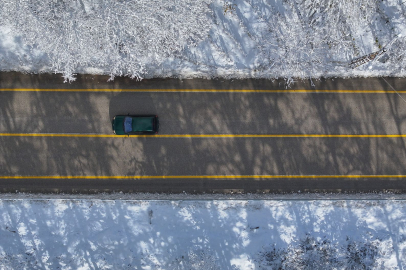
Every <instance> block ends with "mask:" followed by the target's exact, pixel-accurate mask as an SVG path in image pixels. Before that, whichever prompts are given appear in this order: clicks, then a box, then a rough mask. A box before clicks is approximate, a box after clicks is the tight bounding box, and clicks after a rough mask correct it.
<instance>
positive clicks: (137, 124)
mask: <svg viewBox="0 0 406 270" xmlns="http://www.w3.org/2000/svg"><path fill="white" fill-rule="evenodd" d="M131 118H132V119H133V123H132V129H133V131H134V132H137V131H153V130H154V122H153V121H154V116H150V117H148V116H131Z"/></svg>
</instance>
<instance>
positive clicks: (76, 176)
mask: <svg viewBox="0 0 406 270" xmlns="http://www.w3.org/2000/svg"><path fill="white" fill-rule="evenodd" d="M338 178H341V179H361V178H364V179H365V178H397V179H399V178H406V175H397V174H395V175H110V176H108V175H64V176H62V175H48V176H45V175H37V176H34V175H30V176H23V175H15V176H6V175H3V176H1V175H0V179H134V180H136V179H140V180H142V179H338Z"/></svg>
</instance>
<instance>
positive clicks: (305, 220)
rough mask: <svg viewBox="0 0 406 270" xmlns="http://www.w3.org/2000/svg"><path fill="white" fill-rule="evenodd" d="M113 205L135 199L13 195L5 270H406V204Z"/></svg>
mask: <svg viewBox="0 0 406 270" xmlns="http://www.w3.org/2000/svg"><path fill="white" fill-rule="evenodd" d="M105 196H107V197H108V196H110V197H111V196H124V197H125V196H127V197H128V196H132V197H133V199H116V200H111V199H106V198H104V199H97V198H92V196H90V195H88V196H86V195H67V197H66V198H64V196H63V195H62V196H59V198H58V197H57V195H42V197H41V196H37V198H36V199H33V198H32V197H33V195H21V194H8V195H6V194H3V195H2V196H1V198H2V200H0V224H1V227H0V239H1V241H0V262H1V263H0V269H234V270H235V269H277V266H278V265H279V266H281V265H282V267H283V268H281V269H350V267H352V269H404V267H405V266H406V222H405V221H406V219H405V214H406V200H405V199H404V195H390V194H386V195H382V194H380V195H373V194H369V195H368V194H365V195H363V196H366V197H368V196H369V197H370V198H371V196H378V197H380V199H370V200H359V199H358V198H359V196H361V195H345V196H344V195H332V197H334V196H338V197H341V198H335V199H332V198H330V199H329V200H327V199H326V198H327V197H329V195H325V198H323V199H321V200H320V199H313V200H312V199H300V198H301V195H293V194H292V195H284V196H283V197H281V198H285V199H283V200H281V199H273V200H269V199H252V198H253V197H257V198H258V196H260V195H256V196H253V197H251V199H250V197H249V196H248V197H246V198H245V199H244V200H242V199H234V200H230V199H224V198H225V195H217V196H219V198H221V197H223V198H222V199H201V197H200V199H199V196H197V197H196V196H194V195H186V194H183V195H176V196H178V198H179V197H180V196H183V198H184V200H181V199H178V200H172V199H170V198H169V197H170V196H171V195H161V196H163V197H162V198H163V199H160V200H145V199H134V197H136V195H128V194H127V195H126V194H116V195H111V194H110V195H105ZM141 196H146V195H145V194H144V195H141ZM165 196H169V197H167V198H165ZM245 196H247V195H245ZM268 196H269V195H268ZM279 196H280V195H279ZM305 196H306V195H305ZM307 196H312V197H313V198H315V195H307ZM397 196H398V197H397ZM30 197H31V198H30ZM99 197H100V196H99ZM101 197H103V195H102V196H101ZM151 197H153V195H151ZM158 197H159V196H158ZM276 197H277V196H276ZM319 197H320V195H319ZM361 197H362V196H361ZM111 198H112V197H111ZM263 198H266V195H265V197H263ZM289 198H290V199H289ZM364 267H365V268H364Z"/></svg>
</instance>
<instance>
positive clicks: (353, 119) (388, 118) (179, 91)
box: [0, 73, 406, 193]
mask: <svg viewBox="0 0 406 270" xmlns="http://www.w3.org/2000/svg"><path fill="white" fill-rule="evenodd" d="M107 79H108V77H106V76H88V75H83V76H79V77H78V80H77V81H76V82H74V83H70V84H64V83H62V78H61V77H60V76H58V75H23V74H18V73H0V134H1V136H0V191H3V192H14V191H16V190H18V191H26V192H100V191H107V192H110V191H124V192H175V193H176V192H183V191H185V192H192V193H204V192H206V193H207V192H210V193H211V192H223V193H224V192H226V193H227V192H296V191H299V190H300V191H331V192H339V191H347V192H356V191H383V190H389V191H394V192H404V191H406V166H405V157H406V144H405V141H406V138H405V137H402V136H403V134H406V126H405V119H406V101H405V100H404V99H406V93H404V92H401V91H404V90H406V87H405V86H406V80H405V79H398V78H369V79H352V80H345V79H334V80H333V79H328V80H320V81H313V82H312V81H304V82H296V83H295V84H294V85H292V86H291V87H289V88H287V89H286V85H285V82H284V81H283V80H281V81H268V80H234V81H224V80H182V81H180V80H172V79H167V80H144V81H141V82H135V81H132V80H129V79H126V78H118V79H116V80H115V81H114V82H107ZM21 88H23V89H21ZM1 89H3V91H1ZM4 89H6V91H4ZM30 89H47V91H29V90H30ZM58 89H71V91H69V90H66V91H59V90H58ZM77 89H83V90H77ZM89 89H122V90H116V91H88V90H89ZM129 89H145V90H144V91H140V92H131V91H130V92H126V90H129ZM165 89H173V90H171V91H167V92H165V91H163V92H159V91H160V90H165ZM188 89H189V90H190V91H186V92H185V90H188ZM295 89H296V90H312V91H307V92H306V91H302V92H294V91H291V90H295ZM394 89H395V90H397V91H399V94H398V93H396V92H394V91H393V90H394ZM151 90H152V91H151ZM155 90H156V91H158V92H155ZM196 90H201V91H196ZM206 90H210V91H206ZM234 90H236V91H234ZM239 90H247V91H248V90H256V91H258V92H249V91H248V92H247V91H245V92H244V91H239ZM261 90H283V91H280V92H260V91H261ZM315 90H366V91H361V92H351V91H348V92H345V91H336V92H317V91H315ZM371 90H372V91H380V90H384V91H387V92H378V93H377V92H371ZM127 113H130V114H157V115H159V117H160V128H161V129H160V134H161V135H167V137H159V136H158V137H156V136H153V137H141V138H139V137H111V134H112V130H111V119H112V118H113V117H114V115H117V114H127ZM41 134H42V135H47V136H42V135H41ZM49 134H53V135H56V136H48V135H49ZM78 134H79V135H89V137H80V136H78ZM94 134H96V135H100V136H99V137H96V136H94V137H92V136H93V135H94ZM218 134H222V135H227V136H224V137H199V135H218ZM241 134H246V135H247V136H246V137H235V136H234V135H241ZM33 135H40V136H33ZM59 135H63V137H58V136H59ZM178 135H179V136H178ZM258 135H276V136H274V137H260V136H258ZM295 135H297V136H296V137H295ZM309 135H312V136H309ZM314 135H316V136H314ZM319 135H320V136H319ZM323 135H342V137H322V136H323ZM347 135H359V136H357V137H351V136H347ZM371 135H382V136H381V137H378V138H376V137H371ZM386 135H395V136H394V137H390V136H386ZM292 136H293V137H292ZM47 177H50V178H47Z"/></svg>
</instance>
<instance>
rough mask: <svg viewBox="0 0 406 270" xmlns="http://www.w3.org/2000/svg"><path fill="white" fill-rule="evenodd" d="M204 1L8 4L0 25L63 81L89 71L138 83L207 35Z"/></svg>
mask: <svg viewBox="0 0 406 270" xmlns="http://www.w3.org/2000/svg"><path fill="white" fill-rule="evenodd" d="M209 11H210V10H209V7H208V4H207V3H206V2H205V0H172V1H168V0H42V1H37V0H12V1H1V2H0V17H1V19H0V20H2V21H0V24H1V23H6V24H7V25H10V26H11V28H12V30H13V31H14V32H15V33H17V34H19V35H21V36H22V37H23V40H24V41H25V43H26V44H27V45H30V46H32V47H38V48H39V49H40V50H42V51H43V52H45V53H46V54H47V55H48V56H49V58H50V59H51V65H52V69H53V70H54V72H56V73H62V74H63V76H64V78H65V80H69V81H70V80H74V73H75V72H78V71H79V72H80V71H82V72H83V68H86V67H93V68H95V69H97V68H99V69H100V70H103V71H106V70H107V71H108V73H109V74H110V76H111V78H114V76H118V75H119V76H129V77H131V78H137V79H140V78H142V76H143V73H144V72H145V68H144V67H145V64H146V63H147V62H151V59H152V61H154V63H155V64H159V63H161V62H162V61H163V60H164V59H165V58H167V57H169V56H172V55H174V54H176V53H179V52H181V51H182V49H183V48H184V47H186V46H194V45H196V44H197V43H198V42H199V41H201V40H202V39H203V38H205V37H206V36H207V33H208V31H209V29H210V24H209V20H208V16H206V15H207V14H208V13H209Z"/></svg>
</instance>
